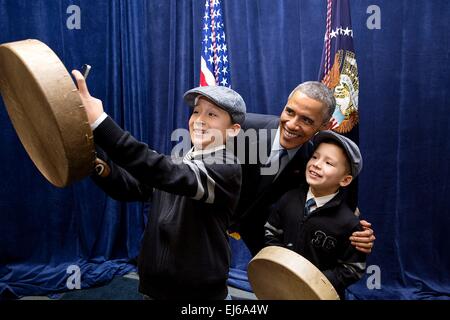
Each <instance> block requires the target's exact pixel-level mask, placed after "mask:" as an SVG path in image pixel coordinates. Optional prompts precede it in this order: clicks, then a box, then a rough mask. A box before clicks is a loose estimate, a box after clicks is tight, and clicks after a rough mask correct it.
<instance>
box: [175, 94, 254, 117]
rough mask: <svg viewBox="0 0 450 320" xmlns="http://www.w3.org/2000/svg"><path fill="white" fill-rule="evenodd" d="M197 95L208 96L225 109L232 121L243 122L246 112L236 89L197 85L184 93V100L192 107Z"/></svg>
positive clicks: (242, 100)
mask: <svg viewBox="0 0 450 320" xmlns="http://www.w3.org/2000/svg"><path fill="white" fill-rule="evenodd" d="M199 95H201V96H204V97H206V98H208V99H209V100H211V101H212V102H213V103H214V104H215V105H217V106H218V107H219V108H221V109H223V110H225V111H227V112H228V113H229V114H230V116H231V119H232V120H233V123H238V124H243V123H244V120H245V113H246V107H245V102H244V99H242V97H241V95H240V94H239V93H237V92H236V91H234V90H232V89H230V88H228V87H223V86H208V87H197V88H194V89H191V90H189V91H187V92H186V93H185V94H184V101H185V102H186V103H187V105H189V106H190V107H194V106H195V103H196V98H197V97H198V96H199Z"/></svg>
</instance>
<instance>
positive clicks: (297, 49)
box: [0, 0, 450, 299]
mask: <svg viewBox="0 0 450 320" xmlns="http://www.w3.org/2000/svg"><path fill="white" fill-rule="evenodd" d="M372 4H373V3H372V1H369V0H361V1H352V2H351V9H352V22H353V31H354V37H355V38H354V42H355V49H356V55H357V61H358V66H359V74H360V76H359V77H360V84H361V87H360V98H359V105H360V118H361V119H360V125H359V140H360V141H359V144H360V147H361V150H362V153H363V156H364V160H365V163H364V169H363V172H362V175H361V176H360V178H359V207H360V210H361V212H362V214H363V217H364V218H366V219H367V220H369V221H370V222H372V223H373V227H374V229H375V232H376V236H377V240H376V242H375V248H374V251H373V253H372V254H371V255H370V256H369V257H368V264H369V265H372V266H376V267H379V270H380V275H381V276H380V281H381V286H380V288H379V289H369V288H368V286H367V282H370V281H371V278H369V277H370V276H371V274H367V276H366V277H364V278H363V279H362V280H361V281H360V282H358V283H357V284H355V285H353V286H351V287H350V288H349V298H354V299H422V298H423V299H430V298H431V299H434V298H436V299H445V298H449V297H450V272H449V270H450V257H449V254H448V252H449V249H450V247H449V246H450V238H449V234H450V215H449V213H450V210H449V208H450V200H449V199H450V197H449V196H448V195H449V193H450V183H449V178H450V173H449V167H450V166H449V165H448V163H447V162H448V161H447V160H448V159H449V158H450V144H449V143H448V141H450V133H449V132H450V130H449V125H448V120H447V119H448V106H449V105H450V99H449V93H448V87H449V85H450V76H449V75H450V44H449V41H450V40H449V36H448V34H449V32H450V27H449V19H448V16H449V15H450V3H449V2H448V1H446V0H437V1H426V0H423V1H419V0H418V1H406V0H399V1H390V0H379V1H377V3H376V5H378V6H379V7H380V9H381V29H380V30H370V29H368V27H367V25H366V21H367V19H368V18H369V16H370V14H368V13H367V12H366V11H367V8H368V7H369V6H370V5H372ZM70 5H77V6H79V7H80V9H81V25H80V26H81V29H80V30H69V29H68V28H67V26H66V20H67V19H68V18H69V17H70V14H68V13H67V12H66V11H67V8H68V7H69V6H70ZM222 5H223V7H224V16H225V26H226V34H227V37H228V46H229V48H228V49H229V55H230V62H231V68H232V70H231V71H232V72H231V73H232V77H233V78H232V83H233V86H234V89H235V90H237V91H238V92H240V93H241V94H242V96H243V97H244V99H245V100H246V102H247V105H248V110H249V111H251V112H261V113H271V114H279V113H280V112H281V110H282V108H283V106H284V104H285V102H286V98H287V96H288V94H289V93H290V91H291V90H292V89H293V88H294V87H295V86H296V85H297V84H298V83H300V82H302V81H306V80H316V79H317V74H318V70H319V66H320V58H321V54H322V46H323V39H324V32H325V11H326V1H319V0H282V1H273V0H223V4H222ZM203 9H204V0H182V1H177V0H128V1H127V0H97V1H88V0H34V1H29V0H0V43H4V42H10V41H17V40H23V39H28V38H35V39H39V40H41V41H43V42H45V43H47V44H48V45H49V46H50V47H51V48H52V49H53V50H54V51H55V52H56V53H57V54H58V56H59V57H60V58H61V60H62V61H63V62H64V64H65V65H66V67H67V68H68V69H69V70H70V69H72V68H78V67H80V66H81V65H82V64H83V63H88V64H91V65H92V66H93V70H92V72H91V74H90V76H89V79H88V84H89V87H90V91H91V93H92V95H94V96H96V97H98V98H100V99H102V100H103V102H104V105H105V109H106V111H107V112H108V114H110V115H111V116H112V117H113V118H114V119H115V120H116V121H117V122H118V123H119V124H120V125H122V126H123V127H124V128H126V129H127V130H129V131H130V132H131V133H132V134H133V135H134V136H136V137H137V138H139V139H141V140H143V141H145V142H147V143H148V144H149V145H150V146H151V147H152V148H154V149H156V150H158V151H160V152H163V153H170V150H171V148H172V146H173V145H174V142H171V141H170V137H171V133H172V131H173V130H174V129H176V128H180V127H184V128H185V127H186V124H187V119H188V109H187V107H186V106H185V105H184V104H183V101H182V94H183V92H184V91H186V90H187V89H189V88H191V87H194V86H196V85H197V84H198V82H199V68H200V50H201V28H202V25H201V20H202V15H203ZM0 146H1V151H0V298H15V297H20V296H23V295H34V294H55V293H58V292H61V291H63V290H67V288H66V281H67V279H68V277H69V276H70V274H68V273H67V268H68V267H69V266H70V265H77V266H79V267H80V271H81V285H82V287H90V286H93V285H98V284H101V283H104V282H106V281H109V280H110V279H111V278H112V277H113V276H115V275H121V274H124V273H127V272H129V271H132V270H135V265H134V262H135V258H136V256H137V255H138V251H139V242H140V239H141V236H142V232H143V228H144V226H145V223H146V216H147V214H148V211H149V208H148V205H147V204H139V203H134V204H124V203H119V202H116V201H114V200H112V199H110V198H108V197H106V196H105V195H104V194H103V193H102V191H100V190H99V189H98V188H96V186H95V185H94V184H93V183H92V182H91V181H90V180H89V178H87V179H85V180H83V181H80V182H77V183H75V184H73V185H72V186H70V187H68V188H65V189H57V188H55V187H53V186H52V185H50V184H49V183H48V182H47V181H46V180H45V179H44V178H43V177H42V176H41V175H40V174H39V172H38V171H37V169H36V168H35V167H34V165H33V163H32V162H31V160H30V159H29V157H28V155H27V154H26V152H25V151H24V149H23V147H22V145H21V144H20V141H19V140H18V138H17V135H16V133H15V131H14V129H13V127H12V125H11V122H10V120H9V118H8V115H7V113H6V110H5V108H4V106H3V102H2V101H1V102H0ZM247 258H248V257H247V256H246V255H245V254H243V255H242V256H240V255H237V254H236V256H235V257H234V261H233V266H234V267H235V270H234V272H235V273H234V274H233V276H234V279H235V280H236V282H235V283H237V284H238V285H242V286H243V287H244V288H245V287H246V284H245V272H244V270H242V269H244V268H245V264H246V260H245V259H247Z"/></svg>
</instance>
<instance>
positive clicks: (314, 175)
mask: <svg viewBox="0 0 450 320" xmlns="http://www.w3.org/2000/svg"><path fill="white" fill-rule="evenodd" d="M309 175H310V176H312V177H314V178H321V177H322V176H321V175H320V174H318V173H317V172H315V171H313V170H309Z"/></svg>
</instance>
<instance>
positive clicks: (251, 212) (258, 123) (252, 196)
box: [232, 113, 312, 255]
mask: <svg viewBox="0 0 450 320" xmlns="http://www.w3.org/2000/svg"><path fill="white" fill-rule="evenodd" d="M279 123H280V119H279V117H276V116H272V115H262V114H252V113H248V114H247V115H246V120H245V123H244V125H243V126H242V128H243V129H244V130H241V133H240V135H241V136H242V135H243V134H244V133H246V132H247V133H248V129H256V130H257V132H256V133H257V134H256V135H254V136H251V135H250V134H248V136H249V138H248V139H246V144H245V152H240V150H238V151H237V156H238V158H239V160H240V162H241V163H242V191H241V196H240V199H239V204H238V207H237V209H236V217H237V220H236V221H234V224H233V227H232V229H233V231H238V232H239V233H240V235H241V237H242V239H243V240H244V241H245V244H246V245H247V247H248V248H249V249H250V251H251V253H252V254H253V255H255V254H256V253H258V251H259V250H261V249H262V248H263V247H264V224H265V223H266V221H267V218H268V217H269V212H270V210H269V209H270V206H271V205H272V204H273V203H274V202H275V201H276V200H278V199H279V198H280V197H281V195H283V194H284V193H285V192H286V191H288V190H291V189H293V188H295V187H298V186H299V185H300V183H302V182H304V181H305V168H306V163H307V162H308V160H309V158H310V155H311V153H312V143H310V142H308V143H306V144H304V145H303V146H302V147H301V148H300V149H299V150H298V151H297V153H296V155H295V157H294V158H293V159H292V160H291V161H290V162H289V163H288V165H287V166H286V167H285V168H284V170H283V171H282V172H281V174H280V175H279V176H278V177H277V178H276V179H275V180H274V178H275V175H272V176H267V175H261V167H262V166H263V164H264V163H266V160H267V158H268V157H269V155H270V151H271V148H272V143H273V140H274V138H275V133H276V130H277V128H278V126H279ZM260 129H262V130H265V131H266V132H267V133H269V134H265V132H261V131H259V130H260ZM238 138H239V136H238ZM236 145H239V143H236ZM255 148H258V155H259V157H258V159H257V160H258V161H257V162H256V163H255V161H253V160H254V159H249V152H250V150H255ZM259 148H264V149H265V150H263V152H260V150H259ZM264 153H266V155H265V157H264V158H262V155H263V154H264ZM243 155H245V157H243Z"/></svg>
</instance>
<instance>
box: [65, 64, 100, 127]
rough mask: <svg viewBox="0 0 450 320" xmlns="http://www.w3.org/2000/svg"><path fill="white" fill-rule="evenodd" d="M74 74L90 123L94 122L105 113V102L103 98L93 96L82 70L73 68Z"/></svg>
mask: <svg viewBox="0 0 450 320" xmlns="http://www.w3.org/2000/svg"><path fill="white" fill-rule="evenodd" d="M72 75H73V77H74V78H75V80H76V81H77V85H78V92H79V93H80V98H81V102H82V103H83V106H84V107H85V109H86V113H87V116H88V121H89V124H93V123H94V122H95V121H96V120H97V119H98V118H99V117H100V116H101V115H102V113H103V103H102V101H101V100H99V99H97V98H94V97H92V96H91V94H90V93H89V89H88V87H87V85H86V80H85V79H84V77H83V75H82V74H81V72H80V71H78V70H73V71H72Z"/></svg>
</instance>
